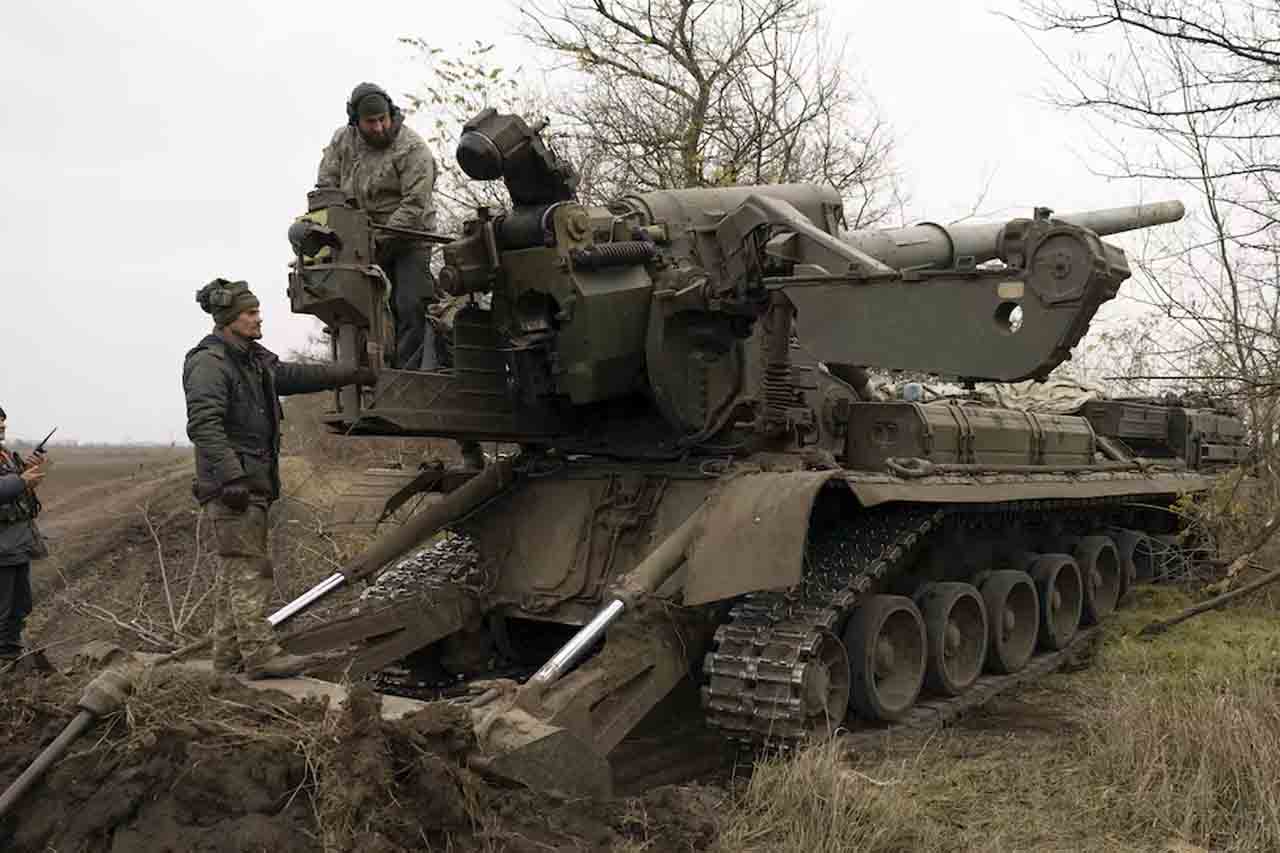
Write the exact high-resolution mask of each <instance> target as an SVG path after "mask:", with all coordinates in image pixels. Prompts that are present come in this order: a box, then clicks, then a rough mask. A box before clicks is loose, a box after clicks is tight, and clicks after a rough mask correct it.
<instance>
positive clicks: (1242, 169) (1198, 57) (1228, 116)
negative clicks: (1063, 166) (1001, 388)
mask: <svg viewBox="0 0 1280 853" xmlns="http://www.w3.org/2000/svg"><path fill="white" fill-rule="evenodd" d="M1023 6H1024V9H1025V10H1026V12H1027V15H1026V16H1025V17H1026V20H1024V21H1022V23H1024V24H1025V25H1027V26H1029V27H1031V28H1033V29H1035V30H1038V31H1040V32H1043V33H1066V34H1070V35H1072V36H1075V37H1077V38H1078V39H1079V40H1080V42H1081V43H1083V44H1085V45H1089V46H1093V47H1098V48H1102V49H1095V50H1093V51H1092V52H1090V53H1087V54H1086V53H1085V52H1083V51H1081V52H1080V53H1078V54H1076V55H1075V56H1074V57H1073V58H1071V59H1070V60H1066V61H1064V62H1063V64H1062V65H1060V70H1062V72H1063V74H1062V80H1063V84H1062V86H1061V87H1060V88H1059V91H1058V94H1057V96H1056V99H1057V100H1058V101H1059V103H1061V104H1062V105H1063V106H1066V107H1069V108H1073V109H1079V110H1087V111H1089V112H1092V113H1093V114H1095V115H1097V116H1100V117H1102V118H1104V119H1105V120H1106V121H1107V122H1108V128H1109V129H1108V131H1107V132H1106V133H1105V134H1103V135H1102V136H1101V139H1102V140H1103V144H1102V150H1101V152H1100V153H1101V154H1102V155H1103V158H1104V160H1105V162H1106V163H1107V168H1106V169H1105V170H1103V171H1104V173H1105V174H1109V175H1111V176H1115V177H1124V178H1132V179H1139V180H1142V181H1144V182H1156V183H1172V184H1174V185H1177V186H1179V187H1181V188H1183V189H1184V190H1187V191H1190V192H1191V193H1193V194H1194V198H1195V199H1196V201H1197V203H1193V204H1192V205H1190V208H1191V212H1190V215H1189V216H1188V221H1187V226H1186V227H1185V228H1183V229H1182V230H1180V231H1177V232H1174V233H1175V236H1173V237H1170V238H1162V239H1157V238H1152V239H1151V240H1150V242H1148V243H1147V245H1146V246H1145V247H1144V249H1143V251H1142V252H1141V255H1140V257H1139V259H1138V263H1137V265H1138V279H1139V282H1140V284H1141V285H1142V290H1143V294H1142V296H1141V297H1140V300H1141V301H1142V302H1144V303H1145V305H1146V306H1147V307H1148V309H1150V315H1149V317H1147V318H1144V320H1143V323H1142V326H1141V330H1139V327H1137V326H1135V327H1134V328H1133V334H1134V335H1137V337H1133V338H1131V340H1130V342H1131V343H1135V344H1138V345H1141V346H1142V348H1143V349H1142V352H1141V357H1140V358H1132V359H1130V362H1131V365H1130V366H1131V368H1132V370H1131V371H1130V375H1131V377H1132V378H1136V379H1145V380H1149V381H1155V382H1181V383H1183V384H1187V383H1191V384H1197V385H1200V386H1202V387H1206V388H1209V389H1211V390H1215V391H1217V392H1219V393H1222V394H1229V395H1233V396H1236V397H1238V398H1240V399H1242V400H1243V401H1244V402H1246V403H1247V405H1248V410H1249V414H1250V416H1251V420H1252V423H1253V426H1254V428H1255V430H1256V432H1257V434H1258V436H1259V438H1260V439H1261V440H1262V441H1263V442H1264V445H1268V446H1269V445H1270V444H1272V443H1273V442H1274V440H1275V439H1274V436H1275V431H1276V428H1277V424H1276V416H1277V400H1280V393H1278V392H1280V323H1278V314H1280V232H1278V231H1277V223H1278V219H1280V197H1278V196H1277V190H1278V189H1280V184H1278V183H1277V179H1278V178H1280V113H1277V110H1276V107H1277V105H1278V102H1280V73H1278V72H1280V50H1278V48H1280V10H1277V8H1276V7H1275V6H1274V5H1270V4H1267V5H1261V4H1257V3H1252V2H1247V0H1226V2H1209V0H1198V2H1193V0H1110V2H1104V0H1080V2H1075V3H1066V2H1056V0H1026V2H1024V4H1023ZM1052 61H1055V62H1056V61H1057V60H1052ZM1166 233H1168V232H1166ZM1157 329H1158V332H1157V331H1155V330H1157ZM1134 371H1138V372H1136V373H1135V372H1134Z"/></svg>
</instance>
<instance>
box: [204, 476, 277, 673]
mask: <svg viewBox="0 0 1280 853" xmlns="http://www.w3.org/2000/svg"><path fill="white" fill-rule="evenodd" d="M208 507H209V513H210V515H211V516H212V518H213V530H214V535H215V537H216V539H217V542H218V556H219V558H220V559H219V562H220V563H221V565H220V566H219V571H218V577H217V580H216V584H217V587H216V589H215V590H214V611H213V665H214V668H215V669H218V670H222V671H230V670H233V669H236V668H237V667H239V666H240V665H241V663H242V662H248V663H250V664H252V663H256V662H259V661H258V660H257V659H258V658H263V657H269V656H270V655H271V654H272V653H273V652H274V651H275V645H276V641H275V635H274V633H273V630H272V628H271V625H270V623H268V622H267V619H266V617H267V604H268V602H269V601H270V599H271V593H272V590H273V589H274V586H275V580H274V575H273V573H272V568H271V558H270V557H269V556H268V554H267V510H268V508H269V504H268V503H267V502H266V501H265V500H259V499H258V498H256V497H255V498H254V500H253V501H252V502H251V503H250V504H249V506H248V507H247V508H246V509H245V510H244V511H243V512H237V511H236V510H233V509H230V508H229V507H227V506H225V505H223V503H222V502H221V501H217V500H215V501H211V502H210V503H209V504H208Z"/></svg>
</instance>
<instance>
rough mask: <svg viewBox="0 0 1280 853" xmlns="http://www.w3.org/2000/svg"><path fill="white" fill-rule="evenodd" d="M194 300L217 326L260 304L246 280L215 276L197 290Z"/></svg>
mask: <svg viewBox="0 0 1280 853" xmlns="http://www.w3.org/2000/svg"><path fill="white" fill-rule="evenodd" d="M196 302H198V303H199V304H200V307H201V308H203V309H204V312H205V313H206V314H212V315H213V322H214V324H215V325H218V326H225V325H227V324H228V323H230V322H232V321H234V320H235V319H236V318H237V317H239V316H240V315H241V314H242V313H243V312H245V311H248V310H249V309H251V308H257V307H258V305H259V304H260V303H259V302H258V297H256V296H254V295H253V291H252V290H250V289H249V283H248V282H246V281H227V280H226V279H225V278H215V279H214V280H213V281H211V282H209V283H208V284H206V285H205V286H204V287H202V288H200V289H199V290H197V291H196Z"/></svg>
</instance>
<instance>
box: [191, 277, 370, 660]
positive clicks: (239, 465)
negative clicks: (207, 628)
mask: <svg viewBox="0 0 1280 853" xmlns="http://www.w3.org/2000/svg"><path fill="white" fill-rule="evenodd" d="M196 301H197V302H198V303H199V304H200V307H201V308H203V309H204V310H205V312H207V313H209V314H211V315H213V321H214V329H213V333H212V334H210V335H207V336H206V337H205V338H204V339H203V340H202V341H200V343H199V344H197V345H196V347H195V348H194V349H192V350H191V351H190V352H188V353H187V356H186V361H185V362H184V364H183V367H182V387H183V390H184V391H185V392H186V397H187V436H188V437H189V438H190V439H191V442H192V444H193V445H195V462H196V478H195V483H194V491H195V496H196V500H198V501H199V502H200V503H201V505H203V506H207V507H208V509H209V513H210V515H211V516H212V518H213V525H214V532H215V536H216V538H217V543H218V554H219V555H220V557H221V559H222V568H221V572H220V573H219V579H218V589H217V592H216V594H215V601H216V604H215V611H214V645H213V663H214V668H215V669H216V670H219V671H222V672H234V671H236V670H237V669H239V668H241V667H243V669H244V671H245V673H246V674H247V675H248V676H249V677H250V678H273V677H285V676H289V675H296V674H298V673H301V672H303V671H304V670H306V669H307V667H309V666H313V665H315V664H316V663H318V662H320V660H321V659H319V658H317V657H316V656H298V655H290V654H287V653H285V651H284V650H283V649H282V648H281V647H280V645H279V644H278V643H276V641H275V638H274V635H273V633H272V628H271V626H270V624H269V623H268V622H267V621H266V609H267V604H268V600H269V598H270V595H271V592H272V589H273V586H274V576H273V573H272V567H271V559H270V557H269V556H268V551H267V513H268V510H269V509H270V507H271V503H272V502H273V501H274V500H275V499H276V498H278V497H279V496H280V466H279V460H280V419H281V417H282V415H283V410H282V409H281V407H280V400H279V395H288V394H307V393H312V392H315V391H323V390H326V389H331V388H336V387H339V386H342V385H350V384H361V385H372V384H373V383H374V381H375V380H376V376H375V375H374V372H373V370H372V369H370V368H367V367H363V368H353V367H348V366H341V365H335V364H291V363H288V362H282V361H280V359H279V358H277V357H276V356H275V354H274V353H272V352H271V351H269V350H268V349H266V348H265V347H263V346H262V345H261V344H260V343H258V340H259V339H260V338H261V337H262V313H261V311H260V309H259V304H258V298H257V297H256V296H254V295H253V293H252V292H251V291H250V290H249V286H248V285H247V284H246V283H245V282H243V281H227V280H226V279H221V278H219V279H214V280H213V281H212V282H210V283H209V284H207V285H205V286H204V287H203V288H201V289H200V291H199V292H198V293H197V294H196Z"/></svg>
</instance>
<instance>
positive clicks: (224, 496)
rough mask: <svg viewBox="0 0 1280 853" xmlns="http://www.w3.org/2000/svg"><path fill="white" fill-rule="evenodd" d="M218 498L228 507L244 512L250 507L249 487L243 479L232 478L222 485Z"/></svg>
mask: <svg viewBox="0 0 1280 853" xmlns="http://www.w3.org/2000/svg"><path fill="white" fill-rule="evenodd" d="M218 499H219V500H221V501H222V504H223V506H225V507H227V508H228V509H233V510H235V511H236V512H244V511H245V510H246V509H248V508H249V487H248V486H247V485H246V484H245V482H244V481H243V480H232V481H231V482H230V483H227V484H226V485H225V486H223V487H222V491H221V492H219V493H218Z"/></svg>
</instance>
